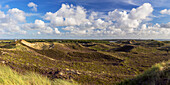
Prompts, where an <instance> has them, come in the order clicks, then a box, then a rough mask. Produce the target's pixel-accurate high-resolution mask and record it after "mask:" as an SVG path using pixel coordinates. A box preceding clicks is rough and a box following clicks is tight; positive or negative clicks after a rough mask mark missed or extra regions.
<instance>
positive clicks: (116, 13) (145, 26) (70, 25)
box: [0, 2, 170, 38]
mask: <svg viewBox="0 0 170 85" xmlns="http://www.w3.org/2000/svg"><path fill="white" fill-rule="evenodd" d="M28 6H29V7H33V10H34V11H37V5H36V4H34V3H33V2H30V3H29V4H28ZM153 11H154V8H153V6H152V5H151V4H149V3H144V4H143V5H141V6H139V7H137V8H133V9H132V10H130V11H125V10H124V11H120V10H118V9H115V10H113V11H110V12H108V13H107V14H102V16H101V14H100V13H99V12H95V11H88V10H86V9H85V8H83V7H81V6H74V5H68V4H62V6H61V8H60V9H59V10H58V11H56V12H54V13H53V12H47V13H46V14H45V15H44V16H43V18H42V19H41V20H40V19H36V20H35V21H34V23H27V21H26V18H27V13H25V12H24V11H22V10H19V9H17V8H12V9H9V10H8V12H7V13H4V12H3V11H0V29H1V30H0V34H10V33H14V34H16V33H19V34H27V33H28V32H29V31H35V32H36V34H37V35H51V36H62V37H72V38H74V37H78V38H89V37H90V38H169V36H170V22H169V23H162V24H158V23H157V24H151V23H149V21H151V20H152V18H153V17H152V16H153V14H152V12H153ZM160 13H162V14H169V10H167V9H165V10H162V11H161V12H160Z"/></svg>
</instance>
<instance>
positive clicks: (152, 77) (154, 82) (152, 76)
mask: <svg viewBox="0 0 170 85" xmlns="http://www.w3.org/2000/svg"><path fill="white" fill-rule="evenodd" d="M119 85H170V61H167V62H162V63H159V64H156V65H154V66H152V68H150V69H148V70H147V71H145V72H144V73H142V74H140V75H138V76H137V77H135V78H133V79H129V80H126V81H124V82H121V83H120V84H119Z"/></svg>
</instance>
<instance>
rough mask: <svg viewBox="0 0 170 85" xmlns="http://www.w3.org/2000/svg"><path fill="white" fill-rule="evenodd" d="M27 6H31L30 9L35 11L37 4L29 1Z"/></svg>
mask: <svg viewBox="0 0 170 85" xmlns="http://www.w3.org/2000/svg"><path fill="white" fill-rule="evenodd" d="M28 7H31V8H32V9H31V10H32V11H35V12H36V11H37V7H38V5H37V4H35V3H33V2H30V3H28Z"/></svg>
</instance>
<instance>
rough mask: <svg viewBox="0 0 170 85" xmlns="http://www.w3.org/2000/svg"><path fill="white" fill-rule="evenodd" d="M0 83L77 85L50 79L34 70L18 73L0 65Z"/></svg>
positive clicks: (4, 84)
mask: <svg viewBox="0 0 170 85" xmlns="http://www.w3.org/2000/svg"><path fill="white" fill-rule="evenodd" d="M0 85H78V84H77V83H70V82H68V81H64V80H61V79H55V80H50V79H49V78H47V77H46V76H42V75H40V74H37V73H34V72H27V73H24V74H19V73H18V72H16V71H14V70H12V69H11V68H10V67H8V66H2V65H0Z"/></svg>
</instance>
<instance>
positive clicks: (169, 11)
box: [160, 9, 170, 15]
mask: <svg viewBox="0 0 170 85" xmlns="http://www.w3.org/2000/svg"><path fill="white" fill-rule="evenodd" d="M160 13H161V14H168V15H170V9H164V10H161V11H160Z"/></svg>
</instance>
